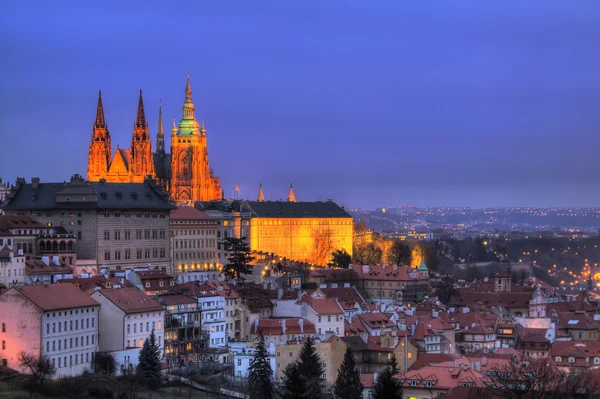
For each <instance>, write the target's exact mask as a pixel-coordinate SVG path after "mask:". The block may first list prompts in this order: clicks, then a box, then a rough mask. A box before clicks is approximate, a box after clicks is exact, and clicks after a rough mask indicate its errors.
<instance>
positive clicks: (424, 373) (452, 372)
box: [394, 366, 488, 390]
mask: <svg viewBox="0 0 600 399" xmlns="http://www.w3.org/2000/svg"><path fill="white" fill-rule="evenodd" d="M394 378H395V379H398V380H401V381H403V384H402V385H403V386H404V387H406V388H409V387H410V388H413V389H414V388H425V389H426V386H425V382H427V381H430V382H432V383H433V386H432V389H441V390H450V389H452V388H455V387H458V386H461V385H466V384H469V385H470V386H472V387H484V386H486V382H487V380H488V378H487V377H485V376H484V375H483V374H481V373H479V372H477V371H476V370H472V369H470V368H464V367H451V368H448V367H441V366H424V367H421V368H420V369H418V370H411V371H407V372H406V373H404V374H402V373H401V374H396V375H395V376H394ZM409 381H416V385H412V384H409Z"/></svg>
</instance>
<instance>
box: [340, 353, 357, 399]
mask: <svg viewBox="0 0 600 399" xmlns="http://www.w3.org/2000/svg"><path fill="white" fill-rule="evenodd" d="M363 389H364V387H363V384H362V383H361V382H360V373H359V371H358V370H357V369H356V362H355V360H354V355H353V354H352V352H350V347H347V348H346V353H345V354H344V361H343V362H342V365H341V366H340V369H339V370H338V378H337V380H336V381H335V388H334V394H335V397H336V399H362V393H363Z"/></svg>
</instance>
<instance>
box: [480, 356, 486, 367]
mask: <svg viewBox="0 0 600 399" xmlns="http://www.w3.org/2000/svg"><path fill="white" fill-rule="evenodd" d="M481 365H482V366H483V367H485V366H487V357H485V356H482V357H481Z"/></svg>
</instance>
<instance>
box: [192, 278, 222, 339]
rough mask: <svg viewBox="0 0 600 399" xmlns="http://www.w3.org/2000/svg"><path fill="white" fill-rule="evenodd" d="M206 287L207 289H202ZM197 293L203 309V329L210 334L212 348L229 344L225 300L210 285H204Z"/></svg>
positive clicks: (199, 304) (199, 306)
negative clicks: (226, 332) (226, 330)
mask: <svg viewBox="0 0 600 399" xmlns="http://www.w3.org/2000/svg"><path fill="white" fill-rule="evenodd" d="M202 287H205V288H206V289H202ZM202 287H201V288H200V290H199V291H198V292H197V293H196V295H197V297H198V308H199V309H201V311H202V316H201V320H200V321H201V323H202V329H203V330H205V331H207V332H208V334H209V339H208V343H209V346H210V347H211V348H219V347H224V346H226V345H227V339H226V334H225V309H224V307H225V302H224V298H223V297H222V296H220V295H219V294H217V292H216V290H215V289H213V288H212V287H210V286H208V285H206V284H205V285H203V286H202Z"/></svg>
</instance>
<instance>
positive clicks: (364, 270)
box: [362, 265, 371, 274]
mask: <svg viewBox="0 0 600 399" xmlns="http://www.w3.org/2000/svg"><path fill="white" fill-rule="evenodd" d="M370 270H371V268H370V267H369V265H363V266H362V274H367V273H369V271H370Z"/></svg>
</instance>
